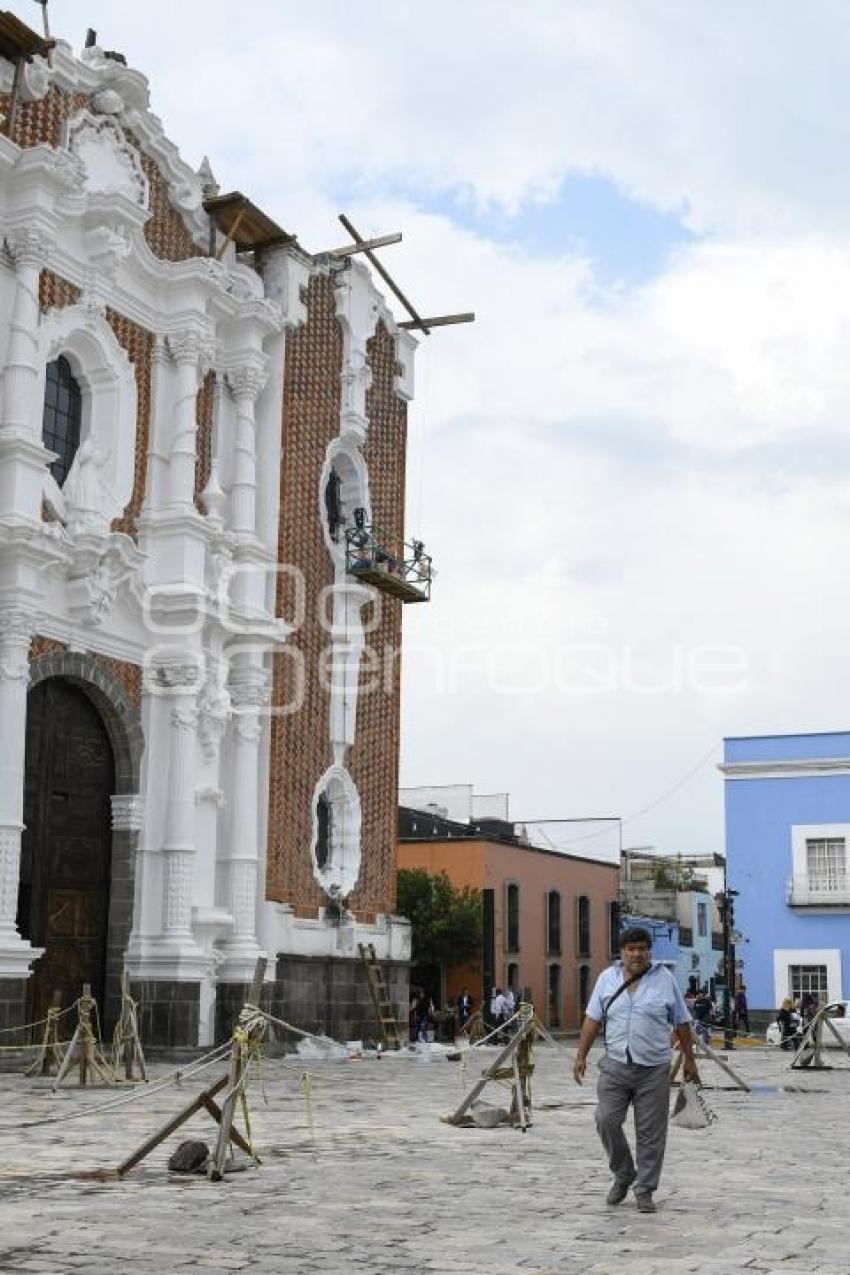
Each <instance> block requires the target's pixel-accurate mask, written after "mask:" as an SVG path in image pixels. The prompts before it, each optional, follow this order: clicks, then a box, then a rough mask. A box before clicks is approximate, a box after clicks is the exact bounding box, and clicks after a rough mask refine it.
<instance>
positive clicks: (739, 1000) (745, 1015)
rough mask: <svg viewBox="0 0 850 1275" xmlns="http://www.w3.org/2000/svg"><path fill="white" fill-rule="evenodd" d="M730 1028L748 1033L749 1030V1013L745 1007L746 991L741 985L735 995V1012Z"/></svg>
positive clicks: (746, 1006)
mask: <svg viewBox="0 0 850 1275" xmlns="http://www.w3.org/2000/svg"><path fill="white" fill-rule="evenodd" d="M732 1026H733V1027H734V1028H735V1030H736V1031H739V1032H748V1031H749V1030H750V1011H749V1007H748V1005H747V989H746V987H745V986H744V984H743V983H742V984H741V986H740V987H739V988H738V990H737V992H736V993H735V1012H734V1014H733V1016H732Z"/></svg>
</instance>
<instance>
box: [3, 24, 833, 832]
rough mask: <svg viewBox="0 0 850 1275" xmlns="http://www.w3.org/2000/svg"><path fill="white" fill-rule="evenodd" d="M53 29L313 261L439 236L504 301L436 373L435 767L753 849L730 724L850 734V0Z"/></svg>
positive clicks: (562, 810) (469, 284)
mask: <svg viewBox="0 0 850 1275" xmlns="http://www.w3.org/2000/svg"><path fill="white" fill-rule="evenodd" d="M7 3H8V0H7ZM11 7H12V8H13V9H14V10H15V11H16V12H18V13H19V14H21V16H24V17H25V18H27V19H28V20H29V21H30V22H32V23H33V24H34V25H35V24H37V23H38V21H39V11H38V8H37V6H36V5H35V4H34V3H27V0H17V2H16V3H12V5H11ZM51 15H52V23H53V27H54V30H55V34H58V35H61V36H63V37H65V38H68V39H70V40H71V41H72V42H73V43H74V44H75V45H76V46H79V45H80V44H81V43H82V41H83V37H84V33H85V28H86V27H87V26H93V27H96V28H97V30H98V33H99V37H100V43H101V44H103V45H105V46H106V47H108V48H117V49H121V50H123V51H124V52H125V53H126V54H127V57H128V60H129V61H130V63H131V65H134V66H136V67H138V68H140V69H142V70H144V71H145V72H146V73H147V74H148V75H149V76H150V79H151V85H152V96H153V109H154V110H156V111H157V112H158V113H159V114H160V115H161V116H162V117H163V119H164V121H165V124H166V128H167V131H168V133H169V135H170V136H171V137H172V139H173V140H174V141H175V142H176V143H177V144H178V145H179V146H180V148H181V150H182V152H183V154H184V156H185V158H186V159H187V160H189V161H190V162H191V163H193V164H195V165H197V164H198V163H199V161H200V159H201V157H202V155H204V154H208V155H209V156H210V159H211V162H212V165H213V168H214V170H215V172H216V175H217V176H218V179H219V181H220V183H221V185H222V188H223V189H233V188H239V189H241V190H243V191H245V192H246V193H250V194H251V195H252V197H253V198H254V199H255V200H256V201H257V202H259V203H260V204H261V205H263V206H265V207H267V208H268V210H269V212H270V213H272V214H273V215H274V216H275V217H276V218H277V220H278V221H279V222H280V223H281V224H282V225H283V226H285V227H286V228H287V229H290V230H293V231H295V232H296V233H297V234H298V235H299V237H300V239H301V241H302V243H303V244H304V245H305V246H306V247H307V248H309V249H311V250H314V251H317V250H321V249H326V248H329V247H333V246H335V245H336V244H337V243H339V242H341V241H342V239H341V235H340V230H339V228H338V226H337V225H336V220H335V219H336V214H337V213H338V212H339V211H342V210H345V211H347V212H348V213H349V215H350V216H351V217H352V219H353V220H354V222H355V224H356V225H357V226H358V227H359V228H360V229H361V230H362V231H363V232H364V233H367V234H378V233H383V232H387V231H391V230H402V231H403V232H404V242H403V244H401V245H399V246H398V247H394V248H391V249H388V250H387V251H386V254H385V260H386V262H387V265H388V266H390V268H391V269H393V271H394V272H395V273H396V274H397V277H398V278H399V280H400V281H402V282H403V285H404V286H405V288H406V290H407V291H408V292H409V294H410V295H411V296H412V297H413V298H414V299H415V301H416V303H417V305H418V306H419V307H420V309H421V311H423V312H426V313H429V314H434V313H442V312H447V311H454V310H466V309H474V310H475V311H476V313H477V315H478V320H477V322H476V323H475V324H474V325H470V326H468V327H459V328H448V329H445V330H442V331H435V333H434V334H433V335H432V336H431V337H430V338H423V341H422V347H421V350H420V354H419V358H418V366H417V377H418V389H417V400H416V403H415V405H414V407H413V409H412V413H411V434H410V471H409V498H408V525H409V530H410V531H411V532H414V533H416V534H418V535H421V536H422V537H423V538H424V539H425V540H426V541H427V543H428V546H429V548H430V550H431V551H432V552H433V554H434V558H435V561H436V563H437V565H438V569H439V578H438V581H437V583H436V586H435V590H434V600H433V602H432V604H431V605H430V606H428V607H411V608H408V610H407V612H406V615H405V619H406V639H407V643H408V648H409V649H408V653H407V656H406V669H405V715H404V737H403V739H404V744H403V776H402V777H403V782H404V783H406V784H420V783H421V784H440V783H462V782H464V783H473V784H474V785H475V787H476V788H477V789H478V790H480V791H483V792H495V791H509V792H510V794H511V812H512V815H513V816H515V817H516V818H518V819H523V818H534V817H541V818H547V819H553V818H557V817H577V816H587V815H605V814H622V815H623V816H624V817H625V818H626V820H627V822H626V824H625V826H624V841H625V843H626V844H655V845H657V846H659V847H660V848H662V849H670V850H674V849H682V850H695V851H702V850H711V849H718V848H722V844H723V843H722V786H721V781H720V777H719V775H718V773H717V771H716V769H715V766H714V762H715V761H716V760H717V759H718V757H719V755H720V741H721V739H722V737H723V736H724V735H729V734H748V733H759V734H760V733H770V732H786V731H788V732H794V731H803V730H828V729H833V728H834V729H846V728H847V725H848V711H850V710H848V704H847V695H846V673H845V666H846V658H845V649H846V647H847V643H848V631H847V630H848V615H850V606H849V605H848V602H847V599H846V597H845V595H844V582H845V579H846V571H845V569H844V560H845V558H846V556H847V554H848V551H850V536H848V527H850V486H848V482H847V477H846V473H847V470H848V462H850V385H849V384H848V367H850V164H848V162H847V158H846V153H845V147H846V145H847V133H848V126H847V123H846V121H847V119H848V114H850V112H848V107H850V89H848V79H847V74H846V69H847V65H848V57H849V56H850V8H848V6H847V4H846V2H845V0H818V2H817V3H816V4H814V5H800V4H799V2H798V0H750V2H746V0H743V2H742V0H692V2H688V0H641V2H640V3H634V2H633V0H552V2H549V0H527V2H526V3H525V4H518V3H516V0H513V2H512V3H506V2H504V0H483V2H479V0H430V2H429V3H428V4H427V5H414V4H410V3H407V4H404V3H399V2H398V0H362V2H361V3H360V4H358V5H357V6H353V5H351V4H350V3H349V2H348V0H344V2H343V0H314V3H312V4H309V5H304V4H300V3H298V4H296V3H294V0H243V2H242V4H241V5H239V6H237V7H235V8H234V6H233V4H232V3H231V2H229V0H228V2H227V3H224V2H223V0H203V3H201V2H200V0H180V3H175V2H174V0H168V2H165V0H148V2H147V3H146V4H145V5H143V6H142V5H136V4H131V3H122V4H118V5H116V4H115V3H114V0H63V2H61V3H60V2H54V3H53V4H52V6H51ZM342 238H343V239H344V236H342Z"/></svg>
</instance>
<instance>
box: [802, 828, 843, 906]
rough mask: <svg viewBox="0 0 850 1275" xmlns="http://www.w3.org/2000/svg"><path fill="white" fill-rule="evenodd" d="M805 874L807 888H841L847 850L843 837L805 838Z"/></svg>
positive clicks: (828, 889)
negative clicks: (807, 882) (807, 883)
mask: <svg viewBox="0 0 850 1275" xmlns="http://www.w3.org/2000/svg"><path fill="white" fill-rule="evenodd" d="M806 875H807V877H808V880H809V888H810V889H813V890H823V891H826V892H827V893H829V891H831V890H843V889H844V887H845V883H846V876H847V850H846V845H845V840H844V838H843V837H807V838H806Z"/></svg>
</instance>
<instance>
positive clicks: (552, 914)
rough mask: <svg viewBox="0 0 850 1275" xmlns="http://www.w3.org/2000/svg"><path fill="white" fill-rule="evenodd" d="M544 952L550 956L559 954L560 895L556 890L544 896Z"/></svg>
mask: <svg viewBox="0 0 850 1275" xmlns="http://www.w3.org/2000/svg"><path fill="white" fill-rule="evenodd" d="M546 952H547V954H548V955H550V956H560V953H561V895H560V892H559V891H558V890H549V891H547V894H546Z"/></svg>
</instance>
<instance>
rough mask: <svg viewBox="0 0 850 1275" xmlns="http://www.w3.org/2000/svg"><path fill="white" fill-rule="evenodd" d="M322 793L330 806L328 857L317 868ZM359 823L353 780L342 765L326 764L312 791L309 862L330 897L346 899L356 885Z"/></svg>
mask: <svg viewBox="0 0 850 1275" xmlns="http://www.w3.org/2000/svg"><path fill="white" fill-rule="evenodd" d="M323 795H324V796H325V797H326V799H327V801H328V804H329V806H330V829H329V833H328V836H329V845H328V854H327V860H326V862H325V865H324V867H320V866H319V863H318V860H317V858H316V848H317V846H318V842H319V813H318V812H319V800H320V798H321V797H322V796H323ZM340 816H341V818H340ZM361 822H362V815H361V809H360V794H359V793H358V791H357V786H356V785H355V783H354V780H353V779H352V778H351V775H350V774H349V773H348V771H347V770H346V769H345V767H344V766H329V767H328V769H327V770H326V771H325V773H324V774H323V775H322V777H321V779H320V780H319V782H318V783H317V784H316V787H315V789H314V791H313V801H312V805H311V834H310V861H311V863H312V866H313V875H314V876H315V878H316V880H317V881H318V883H319V885H320V886H321V887H322V889H323V890H324V892H325V894H327V895H328V896H329V897H330V898H332V899H336V900H343V899H346V898H347V897H348V895H349V894H351V892H352V890H353V889H354V887H355V886H356V884H357V879H358V877H359V876H360V857H361V855H360V828H361Z"/></svg>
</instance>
